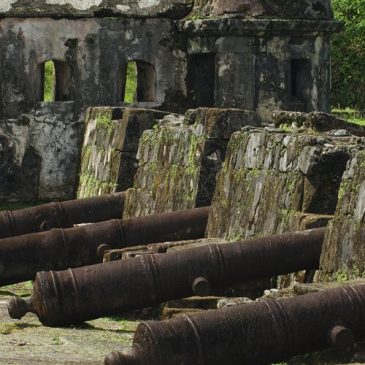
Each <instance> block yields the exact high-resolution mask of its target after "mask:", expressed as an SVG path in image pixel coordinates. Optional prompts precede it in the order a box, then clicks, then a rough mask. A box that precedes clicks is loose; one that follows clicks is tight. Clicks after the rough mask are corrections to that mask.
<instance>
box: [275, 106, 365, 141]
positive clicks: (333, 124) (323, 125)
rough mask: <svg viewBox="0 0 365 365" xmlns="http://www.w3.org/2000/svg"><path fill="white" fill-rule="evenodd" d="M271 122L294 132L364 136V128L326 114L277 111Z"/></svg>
mask: <svg viewBox="0 0 365 365" xmlns="http://www.w3.org/2000/svg"><path fill="white" fill-rule="evenodd" d="M273 120H274V124H275V126H276V127H280V126H285V127H289V128H293V129H296V130H306V129H310V130H313V131H315V132H328V131H333V132H332V135H334V136H339V137H341V136H349V135H351V134H353V135H355V136H359V137H364V136H365V128H364V127H362V126H359V125H357V124H354V123H350V122H348V121H346V120H344V119H341V118H338V117H336V116H335V115H333V114H328V113H321V112H311V113H303V112H291V111H279V110H277V111H275V112H274V113H273ZM346 132H347V133H346Z"/></svg>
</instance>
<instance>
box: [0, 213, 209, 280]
mask: <svg viewBox="0 0 365 365" xmlns="http://www.w3.org/2000/svg"><path fill="white" fill-rule="evenodd" d="M209 210H210V208H209V207H203V208H195V209H189V210H183V211H177V212H171V213H162V214H155V215H149V216H144V217H137V218H128V219H113V220H109V221H105V222H99V223H93V224H88V225H83V226H79V227H73V228H68V229H51V230H50V231H47V232H40V233H33V234H28V235H23V236H16V237H9V238H5V239H2V240H0V285H8V284H13V283H17V282H21V281H25V280H32V279H34V277H35V275H36V273H37V272H38V271H42V270H64V269H67V268H70V267H80V266H85V265H92V264H96V263H100V262H102V261H103V254H104V252H105V250H107V249H110V248H123V247H128V246H134V245H136V244H146V243H153V242H163V241H175V240H184V239H195V238H201V237H204V234H205V229H206V225H207V221H208V215H209Z"/></svg>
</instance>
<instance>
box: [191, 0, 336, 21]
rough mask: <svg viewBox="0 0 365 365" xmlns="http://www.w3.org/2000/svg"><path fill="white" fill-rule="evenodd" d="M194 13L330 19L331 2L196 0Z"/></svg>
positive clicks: (325, 0)
mask: <svg viewBox="0 0 365 365" xmlns="http://www.w3.org/2000/svg"><path fill="white" fill-rule="evenodd" d="M193 11H194V14H196V15H200V16H210V15H212V14H213V15H223V14H230V15H231V14H236V15H240V16H244V17H285V18H289V19H290V18H313V19H330V18H331V17H332V16H333V13H332V8H331V2H330V1H329V0H320V1H302V0H296V1H291V2H290V6H288V3H287V2H285V1H271V0H254V1H252V0H196V1H195V3H194V10H193Z"/></svg>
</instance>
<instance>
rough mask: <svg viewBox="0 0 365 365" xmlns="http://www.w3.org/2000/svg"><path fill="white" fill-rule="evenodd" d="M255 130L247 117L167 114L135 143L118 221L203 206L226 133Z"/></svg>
mask: <svg viewBox="0 0 365 365" xmlns="http://www.w3.org/2000/svg"><path fill="white" fill-rule="evenodd" d="M246 125H254V126H258V125H260V120H259V118H258V117H257V115H256V114H255V113H253V112H248V111H245V110H239V109H212V108H199V109H196V110H190V111H188V112H187V113H186V115H185V117H184V116H176V115H169V116H167V117H166V118H165V119H164V120H163V121H162V122H160V123H159V124H157V125H156V126H155V128H154V129H153V130H148V131H146V132H145V133H144V134H143V136H142V138H141V141H140V144H139V149H138V154H137V159H138V160H139V167H138V170H137V173H136V177H135V182H134V187H133V189H130V190H128V192H127V197H126V204H125V210H124V217H133V216H140V215H146V214H151V213H162V212H164V211H174V210H181V209H190V208H194V207H198V206H204V205H209V204H210V201H211V198H212V195H213V192H214V188H215V182H216V180H215V178H216V174H217V172H218V171H219V169H220V167H221V164H222V161H223V160H224V156H225V151H226V147H227V144H228V140H229V138H230V136H231V134H232V133H233V132H235V131H237V130H240V129H241V128H242V127H244V126H246Z"/></svg>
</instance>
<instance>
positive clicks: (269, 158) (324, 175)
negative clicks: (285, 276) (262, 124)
mask: <svg viewBox="0 0 365 365" xmlns="http://www.w3.org/2000/svg"><path fill="white" fill-rule="evenodd" d="M358 140H359V139H356V138H352V137H350V138H337V139H336V138H334V137H329V136H316V135H311V134H305V133H304V134H296V133H284V132H283V131H278V130H271V129H269V128H266V129H251V130H246V131H242V132H237V133H235V134H233V136H232V138H231V141H230V143H229V145H228V149H227V154H226V159H225V162H224V164H223V166H222V169H221V171H220V173H219V175H218V177H217V188H216V191H215V195H214V198H213V203H212V212H211V215H210V218H209V222H208V228H207V236H208V237H222V238H225V239H228V240H236V239H240V238H250V237H257V236H261V235H270V234H278V233H282V232H286V231H290V230H295V229H296V228H299V227H300V224H298V219H299V218H298V215H297V214H296V213H297V212H302V213H311V214H319V215H331V214H333V213H334V211H335V207H336V204H337V192H338V188H339V184H340V181H341V177H342V174H343V172H344V170H345V167H346V163H347V161H348V159H349V158H350V156H351V153H352V148H353V147H356V145H357V142H358ZM323 218H324V220H322V224H326V222H327V220H326V219H325V218H326V217H323ZM327 218H328V217H327ZM299 221H300V219H299Z"/></svg>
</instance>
